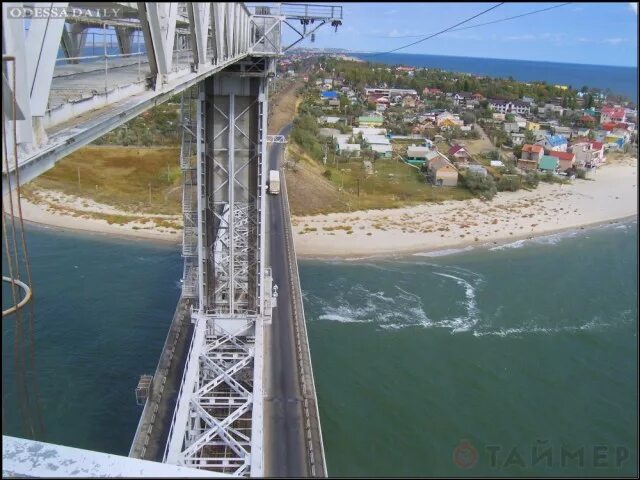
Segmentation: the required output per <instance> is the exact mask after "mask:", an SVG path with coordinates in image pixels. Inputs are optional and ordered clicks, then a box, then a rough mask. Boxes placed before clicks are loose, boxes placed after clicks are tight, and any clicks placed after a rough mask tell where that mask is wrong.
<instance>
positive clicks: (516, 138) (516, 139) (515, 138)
mask: <svg viewBox="0 0 640 480" xmlns="http://www.w3.org/2000/svg"><path fill="white" fill-rule="evenodd" d="M511 143H512V144H514V145H522V144H523V143H524V133H517V132H513V133H512V134H511Z"/></svg>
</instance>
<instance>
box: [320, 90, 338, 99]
mask: <svg viewBox="0 0 640 480" xmlns="http://www.w3.org/2000/svg"><path fill="white" fill-rule="evenodd" d="M320 96H321V97H322V98H338V92H334V91H332V90H327V91H326V92H322V93H321V94H320Z"/></svg>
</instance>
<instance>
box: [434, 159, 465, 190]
mask: <svg viewBox="0 0 640 480" xmlns="http://www.w3.org/2000/svg"><path fill="white" fill-rule="evenodd" d="M427 168H428V170H429V176H430V177H431V181H432V182H433V184H434V185H437V186H441V187H455V186H456V185H457V184H458V170H456V167H454V166H453V164H452V163H451V162H450V161H449V160H447V158H446V157H445V156H444V155H442V154H439V155H437V156H436V157H435V158H433V159H432V160H430V161H429V166H428V167H427Z"/></svg>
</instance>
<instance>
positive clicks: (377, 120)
mask: <svg viewBox="0 0 640 480" xmlns="http://www.w3.org/2000/svg"><path fill="white" fill-rule="evenodd" d="M383 123H384V119H383V118H382V117H370V116H362V117H358V126H360V127H382V124H383Z"/></svg>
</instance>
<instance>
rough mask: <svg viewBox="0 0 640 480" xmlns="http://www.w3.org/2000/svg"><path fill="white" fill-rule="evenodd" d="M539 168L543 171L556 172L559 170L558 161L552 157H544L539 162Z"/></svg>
mask: <svg viewBox="0 0 640 480" xmlns="http://www.w3.org/2000/svg"><path fill="white" fill-rule="evenodd" d="M538 168H540V169H542V170H555V169H556V168H558V159H557V158H556V157H552V156H550V155H543V156H542V157H540V160H538Z"/></svg>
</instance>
